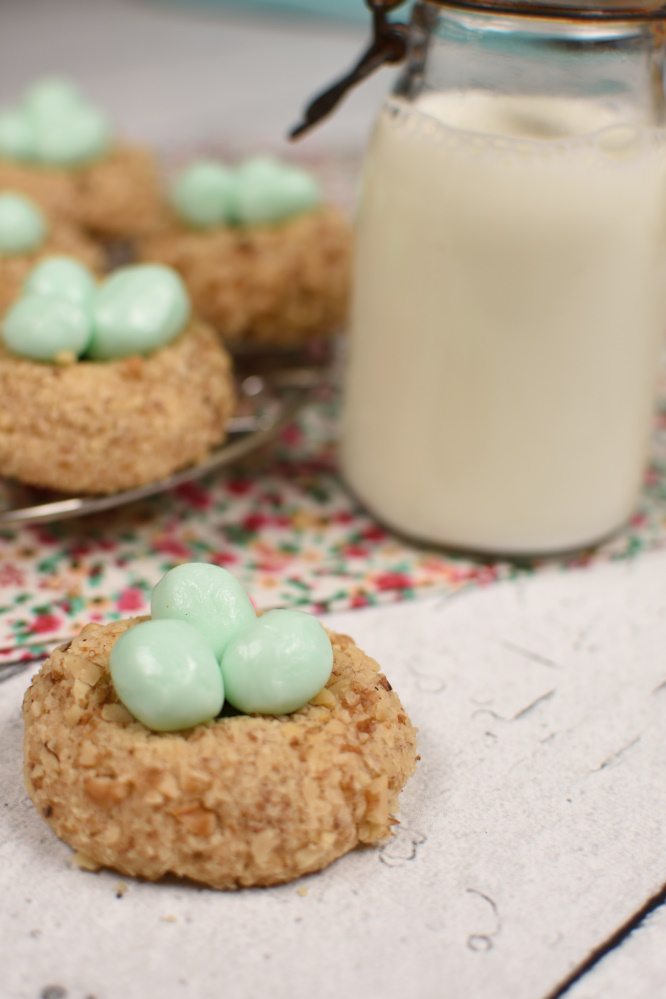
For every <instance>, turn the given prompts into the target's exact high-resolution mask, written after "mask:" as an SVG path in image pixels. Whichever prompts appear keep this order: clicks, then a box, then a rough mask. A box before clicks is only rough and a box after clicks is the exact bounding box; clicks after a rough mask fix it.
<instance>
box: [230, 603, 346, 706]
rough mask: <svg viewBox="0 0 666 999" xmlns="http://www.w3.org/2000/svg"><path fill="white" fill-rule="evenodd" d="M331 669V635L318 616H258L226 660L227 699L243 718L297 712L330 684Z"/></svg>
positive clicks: (240, 634)
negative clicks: (318, 619) (247, 715)
mask: <svg viewBox="0 0 666 999" xmlns="http://www.w3.org/2000/svg"><path fill="white" fill-rule="evenodd" d="M332 668H333V649H332V648H331V642H330V640H329V638H328V635H327V634H326V632H325V631H324V629H323V628H322V626H321V625H320V624H319V622H318V621H317V620H316V618H314V617H311V616H310V615H309V614H304V613H302V611H296V610H274V611H269V612H268V613H267V614H264V615H263V616H262V617H260V618H257V620H256V621H255V622H254V623H253V624H250V625H247V627H245V628H243V630H242V631H239V632H238V634H237V635H236V636H235V637H234V638H232V640H231V641H230V642H229V645H228V646H227V648H226V651H225V653H224V655H223V657H222V676H223V678H224V689H225V694H226V698H227V700H228V701H229V703H230V704H232V705H233V706H234V707H235V708H237V709H238V710H239V711H243V712H244V713H245V714H266V715H283V714H290V713H291V712H292V711H297V710H298V709H299V708H302V707H303V706H304V705H305V704H307V703H308V701H309V700H310V699H311V698H313V697H314V696H315V695H316V694H318V693H319V691H320V690H321V689H322V688H323V687H325V686H326V683H327V681H328V678H329V677H330V675H331V669H332Z"/></svg>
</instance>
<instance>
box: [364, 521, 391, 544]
mask: <svg viewBox="0 0 666 999" xmlns="http://www.w3.org/2000/svg"><path fill="white" fill-rule="evenodd" d="M362 536H363V537H364V538H365V539H366V540H367V541H384V539H385V538H386V531H385V530H384V529H383V528H382V527H379V526H378V525H377V524H372V525H371V526H370V527H366V529H365V530H364V531H362Z"/></svg>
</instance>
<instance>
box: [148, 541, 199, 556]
mask: <svg viewBox="0 0 666 999" xmlns="http://www.w3.org/2000/svg"><path fill="white" fill-rule="evenodd" d="M153 551H156V552H160V553H161V554H162V555H171V556H172V557H173V558H179V559H182V560H183V561H187V559H189V557H190V550H189V548H188V547H187V545H184V544H183V543H182V541H177V540H176V538H157V540H156V541H154V542H153Z"/></svg>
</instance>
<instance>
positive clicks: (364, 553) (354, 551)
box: [342, 545, 369, 558]
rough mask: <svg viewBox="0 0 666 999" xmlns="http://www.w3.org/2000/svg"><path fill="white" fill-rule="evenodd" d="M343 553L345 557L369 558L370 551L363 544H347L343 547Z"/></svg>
mask: <svg viewBox="0 0 666 999" xmlns="http://www.w3.org/2000/svg"><path fill="white" fill-rule="evenodd" d="M342 554H343V555H344V557H345V558H367V557H368V554H369V553H368V549H367V548H364V547H363V545H347V546H346V547H345V548H343V550H342Z"/></svg>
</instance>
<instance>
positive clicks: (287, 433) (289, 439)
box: [280, 423, 303, 445]
mask: <svg viewBox="0 0 666 999" xmlns="http://www.w3.org/2000/svg"><path fill="white" fill-rule="evenodd" d="M280 437H281V438H282V441H283V442H284V443H285V444H292V445H295V444H300V443H301V441H302V440H303V433H302V431H301V430H300V429H299V428H298V427H297V426H296V424H295V423H290V424H289V426H288V427H285V428H284V430H283V431H282V433H281V435H280Z"/></svg>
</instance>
